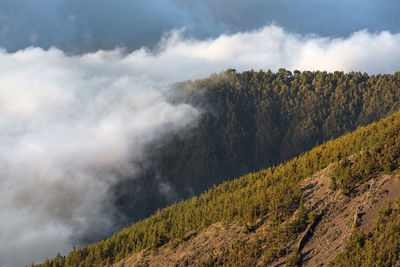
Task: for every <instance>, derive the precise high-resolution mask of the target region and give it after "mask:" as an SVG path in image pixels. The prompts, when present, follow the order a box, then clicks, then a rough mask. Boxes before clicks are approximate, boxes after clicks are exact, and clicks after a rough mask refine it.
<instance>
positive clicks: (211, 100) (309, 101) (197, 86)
mask: <svg viewBox="0 0 400 267" xmlns="http://www.w3.org/2000/svg"><path fill="white" fill-rule="evenodd" d="M170 98H171V101H174V102H180V103H181V102H183V103H190V104H192V105H194V106H195V107H197V108H198V109H199V110H201V111H202V116H201V117H200V118H199V121H198V123H197V125H196V126H194V127H193V128H190V129H187V130H186V132H184V133H182V132H180V133H178V134H176V135H172V136H169V137H168V138H165V139H163V140H159V141H157V142H156V143H154V144H152V145H150V146H149V147H148V149H147V151H148V153H147V154H148V161H147V163H146V164H147V165H146V166H141V165H140V167H141V169H142V172H141V173H140V174H139V175H138V176H136V177H134V178H135V179H123V180H122V182H121V183H119V184H117V185H116V186H115V188H114V192H115V198H116V205H117V207H118V209H119V210H118V212H117V214H118V215H120V216H121V217H125V218H126V219H125V220H122V224H123V225H127V224H131V222H132V221H137V220H140V219H143V218H145V217H147V216H149V215H151V214H152V213H154V212H155V211H156V210H157V209H159V208H163V207H165V206H167V205H168V204H172V203H174V202H177V201H180V200H182V199H187V198H189V197H192V196H195V195H199V194H201V193H203V192H204V191H205V190H208V189H210V188H211V187H212V186H213V185H214V184H220V183H222V182H224V181H226V180H230V179H233V178H237V177H240V176H241V175H245V174H246V173H249V172H255V171H259V170H260V169H262V168H268V167H271V166H274V165H278V164H280V163H281V162H284V161H287V160H290V159H292V158H293V157H295V156H298V155H300V154H301V153H303V152H305V151H307V150H310V149H312V148H313V147H314V146H316V145H318V144H322V143H324V142H325V141H327V140H330V139H334V138H337V137H339V136H341V135H342V134H345V133H347V132H349V131H353V130H355V129H356V128H357V127H359V126H365V125H367V124H369V123H372V122H374V121H377V120H379V119H382V118H384V117H387V116H388V115H390V114H393V113H394V112H395V111H397V110H399V109H400V73H395V74H394V75H389V74H385V75H371V76H370V75H367V74H366V73H355V72H351V73H343V72H334V73H327V72H319V71H316V72H308V71H305V72H299V71H294V72H293V73H292V72H290V71H287V70H284V69H281V70H280V71H279V72H277V73H273V72H271V71H267V72H264V71H258V72H255V71H246V72H243V73H237V72H236V71H234V70H227V71H225V72H223V73H220V74H218V75H211V76H210V77H209V78H207V79H203V80H198V81H193V82H190V81H189V82H184V83H180V84H177V85H176V89H175V92H174V94H172V95H171V96H170ZM128 178H129V177H128ZM132 192H135V193H132Z"/></svg>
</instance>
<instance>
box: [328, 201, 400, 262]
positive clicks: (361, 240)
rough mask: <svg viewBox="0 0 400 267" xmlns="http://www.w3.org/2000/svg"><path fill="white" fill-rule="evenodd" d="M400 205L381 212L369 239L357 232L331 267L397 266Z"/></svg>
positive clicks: (386, 208) (399, 238)
mask: <svg viewBox="0 0 400 267" xmlns="http://www.w3.org/2000/svg"><path fill="white" fill-rule="evenodd" d="M399 252H400V202H399V201H398V202H397V203H396V205H395V207H394V208H392V207H391V205H390V203H388V206H387V207H385V208H384V209H382V210H381V211H380V212H379V214H378V216H377V218H376V219H375V222H374V230H373V233H372V235H371V236H368V235H366V234H364V233H362V232H361V231H356V232H355V233H353V234H352V236H351V237H350V239H349V241H348V243H347V246H346V248H345V250H344V252H343V253H341V254H339V255H338V256H336V258H335V259H334V260H333V261H332V262H330V264H329V265H330V266H398V265H399V263H400V253H399Z"/></svg>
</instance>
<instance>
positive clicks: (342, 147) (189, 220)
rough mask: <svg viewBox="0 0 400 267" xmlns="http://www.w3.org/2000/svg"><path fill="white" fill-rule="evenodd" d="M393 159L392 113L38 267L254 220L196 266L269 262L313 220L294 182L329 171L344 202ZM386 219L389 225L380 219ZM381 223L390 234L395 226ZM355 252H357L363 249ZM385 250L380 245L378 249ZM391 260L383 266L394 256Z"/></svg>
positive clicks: (95, 261) (109, 255) (396, 125)
mask: <svg viewBox="0 0 400 267" xmlns="http://www.w3.org/2000/svg"><path fill="white" fill-rule="evenodd" d="M399 159H400V113H395V114H394V115H392V116H390V117H389V118H387V119H383V120H381V121H380V122H378V123H373V124H371V125H369V126H367V127H361V128H359V129H357V130H356V131H355V132H352V133H349V134H346V135H344V136H342V137H340V138H338V139H335V140H332V141H329V142H326V143H324V144H322V145H320V146H318V147H315V148H314V149H312V150H311V151H309V152H307V153H305V154H303V155H301V156H300V157H295V158H293V159H292V160H290V161H289V162H287V163H284V164H280V165H278V166H277V167H271V168H268V169H266V170H261V171H258V172H255V173H249V174H247V175H245V176H242V177H241V178H239V179H235V180H233V181H229V182H224V183H222V184H221V185H219V186H216V187H213V188H212V189H210V190H209V191H207V192H206V193H203V194H201V195H200V196H198V197H193V198H191V199H189V200H186V201H182V202H179V203H177V204H174V205H172V206H170V207H167V208H165V209H162V210H159V211H157V212H156V213H155V214H154V215H153V216H151V217H149V218H147V219H144V220H142V221H140V222H137V223H135V224H134V225H132V226H131V227H128V228H125V229H123V230H122V231H121V232H119V233H116V234H114V235H113V236H112V237H110V238H109V239H107V240H105V241H102V242H99V243H96V244H93V245H90V246H86V247H84V248H78V249H74V250H73V251H72V252H71V253H70V254H69V255H68V256H67V257H61V256H57V257H56V258H55V259H53V260H49V261H47V262H45V263H44V264H42V265H39V266H105V265H108V264H111V263H115V262H118V261H120V260H121V259H124V258H126V257H127V256H129V255H132V254H133V253H135V252H138V251H141V250H142V249H145V248H150V249H156V248H158V247H160V246H162V245H163V244H166V243H168V242H170V244H171V246H173V247H174V246H179V244H180V243H182V242H185V235H186V234H187V233H188V232H190V231H201V230H203V229H205V228H207V227H208V226H210V225H212V224H214V223H216V222H223V224H224V225H228V224H230V223H239V224H242V225H244V226H245V227H244V228H245V231H247V232H250V231H253V228H257V225H258V224H259V222H260V221H267V222H268V224H267V226H266V227H267V228H266V229H265V230H263V231H262V232H261V234H260V235H257V238H256V239H253V240H251V241H249V242H238V243H237V244H235V245H234V246H233V247H232V249H231V251H230V253H229V254H227V255H226V257H220V258H211V259H210V261H209V262H205V263H204V265H206V266H209V265H226V266H237V265H242V266H253V265H254V264H256V263H258V262H259V260H262V261H263V263H264V264H267V263H271V262H273V261H274V260H276V259H279V258H280V257H282V256H285V253H288V251H287V250H285V249H283V248H282V244H284V243H285V242H288V241H289V240H295V239H296V238H297V237H298V235H299V234H300V233H302V232H303V231H304V230H305V229H306V228H307V226H308V225H310V224H313V222H314V221H315V220H316V216H317V215H318V214H314V213H313V212H310V211H309V210H307V208H305V207H304V206H303V197H304V196H303V192H302V185H301V182H302V181H303V180H304V179H305V178H307V177H309V176H310V175H312V174H315V173H316V172H318V171H320V170H323V169H324V168H326V167H328V166H330V168H331V169H332V170H331V173H332V174H331V176H330V185H329V187H330V190H331V191H332V192H335V191H336V192H340V194H341V195H343V197H344V198H348V201H351V199H352V198H354V197H356V196H357V194H359V192H360V191H359V189H358V188H357V186H358V185H360V184H361V183H363V182H365V181H367V180H370V179H374V178H376V177H378V176H377V175H379V174H380V173H386V174H392V173H397V172H398V171H399V169H398V168H399ZM385 214H386V213H385ZM387 214H388V215H390V213H389V212H387ZM396 214H397V213H394V215H393V216H397V215H396ZM388 220H389V222H390V220H394V219H392V218H391V217H389V219H385V221H388ZM382 225H386V227H388V228H390V229H393V227H396V225H397V224H395V223H386V224H382ZM392 232H393V231H392ZM392 232H390V231H386V230H385V228H379V227H378V232H377V234H376V235H374V237H373V238H375V236H376V238H382V237H386V236H385V235H391V234H392ZM379 240H381V239H379ZM355 242H358V241H357V240H356V241H355ZM360 242H361V241H360ZM360 242H358V243H360ZM359 246H360V248H361V249H362V248H363V244H361V243H360V245H359ZM387 249H389V248H385V247H382V250H384V251H387ZM345 253H348V254H343V256H339V257H338V258H337V261H338V262H342V263H343V262H346V259H348V257H349V256H348V255H351V253H356V254H357V255H362V253H365V252H361V251H355V250H354V249H348V250H346V251H345ZM346 255H347V256H346ZM391 255H392V254H391ZM395 256H396V258H395V259H394V258H393V257H392V258H391V260H392V261H391V262H393V261H394V260H397V258H398V256H399V255H395ZM301 257H302V255H301V253H300V252H297V251H296V250H294V251H291V255H289V257H287V260H286V263H287V264H288V265H290V264H297V263H300V262H301ZM340 257H341V258H340ZM360 257H361V256H360ZM354 260H357V259H354ZM358 260H359V261H360V260H361V258H359V259H358Z"/></svg>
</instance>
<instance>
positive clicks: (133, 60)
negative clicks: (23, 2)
mask: <svg viewBox="0 0 400 267" xmlns="http://www.w3.org/2000/svg"><path fill="white" fill-rule="evenodd" d="M398 47H400V34H391V33H389V32H379V33H370V32H367V31H360V32H356V33H354V34H352V35H351V36H349V37H348V38H324V37H319V36H316V35H301V34H294V33H289V32H286V31H284V30H283V29H282V28H280V27H278V26H274V25H270V26H265V27H263V28H260V29H257V30H254V31H248V32H241V33H236V34H232V35H221V36H219V37H217V38H213V39H207V40H197V39H193V38H188V37H185V35H184V34H183V33H182V31H173V32H170V33H169V34H167V35H165V37H164V38H163V39H162V40H161V41H160V42H159V43H158V44H157V46H156V47H155V49H153V50H148V49H145V48H141V49H138V50H135V51H133V52H126V51H124V50H123V49H114V50H109V51H102V50H100V51H97V52H94V53H88V54H83V55H79V56H69V55H66V54H65V53H64V52H63V51H61V50H59V49H56V48H52V49H49V50H44V49H42V48H34V47H31V48H27V49H24V50H20V51H17V52H15V53H8V52H6V50H1V51H0V129H1V131H0V145H1V148H2V149H1V150H0V194H1V195H2V198H1V200H0V247H1V248H2V249H1V250H0V265H3V266H15V265H24V264H29V263H30V262H31V261H40V260H43V259H44V258H45V257H51V256H54V255H55V254H56V252H58V251H61V252H64V253H65V252H66V251H68V250H69V249H70V248H71V246H72V245H73V244H75V243H74V242H76V240H78V239H81V238H83V237H84V238H91V237H93V238H96V237H99V236H101V235H102V234H104V233H109V232H110V231H112V230H114V222H113V221H112V220H111V219H110V218H112V216H111V215H112V214H113V212H114V206H113V196H112V194H111V193H110V192H109V189H110V187H111V186H112V185H114V184H115V183H117V182H118V181H119V180H120V179H125V178H122V177H131V178H132V179H134V177H135V173H136V172H137V171H138V168H139V167H138V166H140V165H142V164H144V163H145V162H146V160H147V159H146V151H145V148H146V145H148V144H150V143H151V142H154V141H155V140H161V139H162V137H164V136H166V135H168V134H170V133H173V132H179V131H182V130H184V129H186V128H187V127H191V126H193V125H195V124H196V119H197V118H198V116H199V114H200V112H199V111H198V110H196V109H195V108H193V107H191V106H189V105H186V104H171V103H170V102H168V101H167V100H166V99H167V98H166V95H168V93H169V92H170V89H169V88H170V87H169V86H168V85H170V84H171V83H174V82H178V81H184V80H187V79H196V78H202V77H206V76H208V75H209V74H211V73H213V72H220V71H222V70H224V69H227V68H235V69H237V70H238V71H243V70H249V69H255V70H258V69H264V70H266V69H272V70H273V71H276V70H278V69H279V68H282V67H284V68H287V69H290V70H295V69H298V70H327V71H336V70H342V71H346V72H347V71H361V72H368V73H390V72H395V71H398V70H399V69H400V63H399V62H400V50H399V49H398ZM165 186H167V187H168V185H165ZM160 193H162V192H160Z"/></svg>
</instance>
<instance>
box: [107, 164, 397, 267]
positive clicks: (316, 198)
mask: <svg viewBox="0 0 400 267" xmlns="http://www.w3.org/2000/svg"><path fill="white" fill-rule="evenodd" d="M330 170H331V168H330V167H327V168H325V169H324V170H322V171H320V172H318V173H316V174H315V175H313V176H311V177H309V178H308V179H306V180H304V181H303V182H302V184H301V186H302V191H303V196H304V206H305V207H306V208H307V210H308V211H310V212H313V213H314V214H315V215H316V220H315V222H314V223H313V224H312V225H309V227H308V228H307V230H306V231H304V232H303V233H301V234H300V235H299V236H298V239H297V240H295V241H291V242H289V243H287V244H284V247H283V249H284V250H285V251H288V252H291V251H294V250H295V249H296V248H298V247H299V250H300V252H301V254H302V261H303V266H319V265H321V266H323V265H326V264H327V263H328V262H329V261H330V260H332V259H333V258H334V257H335V256H336V255H337V254H338V253H340V252H342V250H343V248H344V246H345V244H346V241H347V239H348V238H349V236H350V235H351V233H352V231H353V230H354V227H355V226H358V227H360V228H361V229H362V230H363V231H365V232H369V231H371V227H372V222H373V219H374V217H375V214H376V213H377V211H378V210H379V209H380V208H382V207H383V206H384V205H385V204H386V203H387V201H392V202H393V201H395V200H396V199H397V198H398V197H399V196H400V180H399V179H398V178H396V176H395V175H377V176H376V177H375V178H373V179H371V180H369V181H367V182H365V183H363V184H361V185H359V186H358V187H357V188H356V189H355V191H356V196H354V197H352V198H348V197H345V196H343V195H342V194H341V193H340V192H339V191H335V192H332V191H331V190H330V189H329V184H330ZM267 224H268V221H267V220H265V221H260V222H259V224H258V227H257V228H256V229H255V230H254V231H253V232H250V233H248V234H245V233H244V231H243V227H242V226H239V225H237V224H231V225H228V226H223V225H222V224H221V223H217V224H214V225H211V226H209V227H208V228H207V229H205V230H204V231H202V232H200V233H190V234H189V235H187V238H186V241H185V242H183V243H182V244H180V245H179V246H177V247H176V248H173V247H172V245H171V244H166V245H164V246H162V247H160V248H158V249H157V250H153V251H152V250H149V249H146V250H143V251H141V252H139V253H136V254H134V255H133V256H131V257H130V258H127V259H125V260H123V261H121V262H118V263H116V264H115V265H113V266H114V267H130V266H196V265H198V264H199V263H204V262H206V261H207V259H209V258H210V257H211V256H213V257H215V256H218V255H227V254H229V250H230V249H231V248H232V246H233V245H234V244H235V243H236V242H238V241H248V240H251V239H252V238H253V237H254V236H255V235H257V234H260V233H263V231H264V229H265V227H267ZM258 262H259V265H261V264H262V256H261V255H260V258H259V259H258ZM285 263H286V257H282V258H280V259H278V260H276V261H275V262H273V263H272V266H284V265H285Z"/></svg>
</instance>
